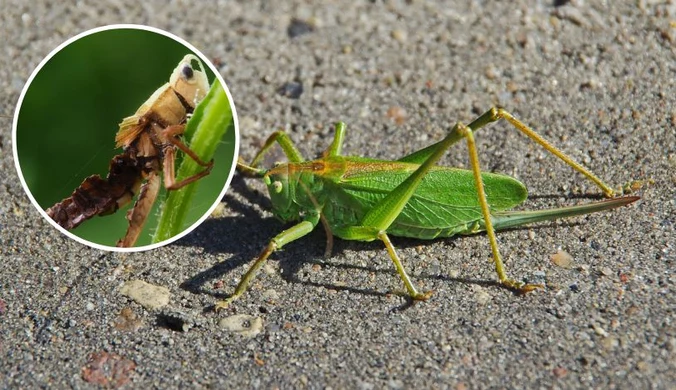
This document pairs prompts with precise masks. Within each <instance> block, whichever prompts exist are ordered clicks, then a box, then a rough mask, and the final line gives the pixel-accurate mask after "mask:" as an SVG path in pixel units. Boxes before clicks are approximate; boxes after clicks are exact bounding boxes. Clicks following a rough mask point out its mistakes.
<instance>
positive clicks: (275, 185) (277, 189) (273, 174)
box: [263, 164, 300, 222]
mask: <svg viewBox="0 0 676 390" xmlns="http://www.w3.org/2000/svg"><path fill="white" fill-rule="evenodd" d="M263 182H264V183H265V185H266V186H267V187H268V192H269V193H270V201H271V202H272V212H273V213H274V214H275V216H276V217H277V218H279V219H281V220H282V221H284V222H287V221H294V220H298V219H299V217H300V209H299V207H298V205H297V204H296V203H295V202H294V197H295V187H293V186H290V185H289V166H288V165H287V164H280V165H277V166H275V167H274V168H272V169H270V170H268V171H267V172H265V175H263Z"/></svg>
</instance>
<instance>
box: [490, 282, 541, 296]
mask: <svg viewBox="0 0 676 390" xmlns="http://www.w3.org/2000/svg"><path fill="white" fill-rule="evenodd" d="M500 283H502V285H503V286H505V287H507V288H509V289H510V290H514V291H516V292H517V293H519V294H526V293H529V292H531V291H534V290H537V289H539V288H545V285H544V284H540V283H523V282H517V281H516V280H512V279H506V280H503V281H501V282H500Z"/></svg>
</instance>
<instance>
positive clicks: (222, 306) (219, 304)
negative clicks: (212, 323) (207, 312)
mask: <svg viewBox="0 0 676 390" xmlns="http://www.w3.org/2000/svg"><path fill="white" fill-rule="evenodd" d="M234 300H235V297H234V296H232V297H230V298H228V299H224V300H222V301H218V302H216V303H215V304H214V311H215V312H219V311H221V310H224V309H227V308H228V306H230V304H231V303H232V301H234Z"/></svg>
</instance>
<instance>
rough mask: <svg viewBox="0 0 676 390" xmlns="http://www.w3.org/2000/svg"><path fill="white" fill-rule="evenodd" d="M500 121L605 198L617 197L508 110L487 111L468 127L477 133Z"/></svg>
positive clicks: (605, 185)
mask: <svg viewBox="0 0 676 390" xmlns="http://www.w3.org/2000/svg"><path fill="white" fill-rule="evenodd" d="M500 119H504V120H505V121H507V122H509V123H510V124H511V125H512V127H514V128H515V129H517V130H519V131H520V132H521V133H523V134H524V135H526V136H527V137H528V138H530V139H531V140H533V141H534V142H535V143H537V144H538V145H540V146H541V147H542V148H543V149H545V150H546V151H547V152H549V153H551V154H553V155H554V156H556V157H558V158H559V159H560V160H561V161H563V162H564V163H566V164H567V165H568V166H570V167H571V168H573V169H574V170H576V171H578V172H579V173H581V174H582V175H584V176H585V177H586V178H587V179H589V180H590V181H592V182H593V183H594V184H595V185H597V186H598V187H599V188H600V189H601V191H603V193H604V194H605V196H607V197H609V198H610V197H613V196H614V195H615V191H614V190H613V189H612V188H611V187H610V186H609V185H607V184H606V183H605V182H604V181H603V180H601V179H600V178H599V177H598V176H596V175H595V174H594V173H593V172H591V171H590V170H589V169H587V168H585V167H584V166H583V165H582V164H580V163H578V162H577V161H575V160H573V159H572V158H571V157H570V156H568V155H567V154H566V153H564V152H563V151H562V150H560V149H559V148H557V147H556V146H554V145H553V144H552V143H550V142H549V141H547V140H545V139H544V138H543V137H542V136H541V135H540V134H538V133H537V132H536V131H535V130H533V129H531V128H530V127H529V126H527V125H526V124H525V123H523V122H521V121H520V120H518V119H517V118H515V117H514V116H513V115H512V114H510V113H509V112H507V111H506V110H504V109H502V108H499V107H492V108H491V109H490V110H488V111H486V112H485V113H484V114H482V115H481V116H479V117H478V118H477V119H475V120H474V121H473V122H472V123H470V124H469V125H467V127H469V128H470V129H472V131H473V132H476V131H477V130H479V129H481V128H482V127H485V126H486V125H488V124H489V123H493V122H497V121H499V120H500Z"/></svg>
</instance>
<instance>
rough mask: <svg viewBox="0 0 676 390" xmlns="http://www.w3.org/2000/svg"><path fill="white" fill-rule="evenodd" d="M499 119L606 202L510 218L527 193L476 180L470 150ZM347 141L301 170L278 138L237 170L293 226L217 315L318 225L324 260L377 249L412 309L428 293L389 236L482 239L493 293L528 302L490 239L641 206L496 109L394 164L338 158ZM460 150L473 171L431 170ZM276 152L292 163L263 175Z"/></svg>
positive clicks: (513, 184)
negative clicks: (357, 248) (343, 248)
mask: <svg viewBox="0 0 676 390" xmlns="http://www.w3.org/2000/svg"><path fill="white" fill-rule="evenodd" d="M500 119H504V120H505V121H507V122H508V123H509V124H511V126H512V127H513V128H515V129H517V130H519V131H520V132H521V133H523V134H525V135H526V136H527V137H528V138H530V139H531V140H533V141H535V142H536V143H537V144H539V145H540V146H541V147H542V148H544V149H545V150H547V151H548V152H549V153H551V154H553V155H555V156H556V157H558V158H559V159H561V160H562V161H563V162H565V163H566V164H567V165H569V166H570V167H572V168H573V169H574V170H576V171H578V172H579V173H581V174H582V175H584V176H585V177H586V178H587V179H589V180H591V181H592V182H593V183H594V184H595V185H596V186H598V187H599V188H600V189H601V191H603V193H604V195H605V196H606V197H608V198H611V199H606V200H603V201H597V202H592V203H588V204H583V205H578V206H568V207H561V208H554V209H547V210H534V211H508V210H510V209H512V208H514V207H515V206H517V205H519V204H520V203H522V202H524V201H525V200H526V198H527V191H526V187H525V186H524V185H523V184H522V183H520V182H519V181H517V180H516V179H514V178H512V177H510V176H506V175H502V174H496V173H486V172H482V171H481V168H480V166H479V157H478V152H477V147H476V144H475V141H474V133H475V132H476V131H478V130H479V129H481V128H483V127H485V126H486V125H488V124H490V123H492V122H496V121H498V120H500ZM344 136H345V124H343V123H337V124H336V126H335V136H334V139H333V142H332V143H331V145H329V147H328V148H327V149H326V150H325V151H324V152H323V154H322V155H321V157H320V158H318V159H316V160H312V161H306V160H305V159H303V157H302V156H301V154H300V152H299V151H298V149H297V148H296V147H295V146H294V145H293V143H292V141H291V139H290V138H289V136H288V135H287V134H286V133H284V132H283V131H277V132H275V133H273V134H272V135H271V136H270V137H269V138H268V139H267V141H266V142H265V144H264V145H263V147H262V148H261V150H260V151H259V152H258V154H256V156H255V157H254V159H253V160H252V162H251V163H250V164H248V165H247V164H244V163H242V162H239V163H238V169H239V171H240V172H241V173H242V174H245V175H247V176H251V177H257V178H261V179H263V181H264V182H265V184H266V185H267V187H268V191H269V193H270V199H271V202H272V212H273V213H274V215H275V216H276V217H278V218H279V219H281V220H282V221H286V222H291V221H298V222H297V224H296V225H294V226H292V227H290V228H289V229H287V230H284V231H282V232H281V233H279V234H278V235H276V236H275V237H274V238H272V240H270V242H269V243H268V245H267V246H266V247H265V248H264V249H263V251H262V252H261V253H260V255H259V256H258V258H257V259H256V260H255V261H254V263H253V265H252V266H251V267H250V268H249V270H248V271H247V272H246V273H245V274H244V276H243V277H242V279H241V281H240V282H239V284H238V286H237V288H236V289H235V292H234V293H233V294H232V295H231V296H230V297H229V298H227V299H226V300H224V301H220V302H217V303H216V305H215V307H216V309H223V308H225V307H227V306H228V305H229V304H230V303H232V302H233V301H234V300H236V299H237V298H239V297H240V296H241V295H242V294H243V293H244V292H245V290H246V289H247V286H248V285H249V284H250V282H251V280H252V279H253V278H254V276H255V274H256V273H257V271H258V270H259V269H260V268H261V267H262V265H263V264H264V263H265V261H266V260H267V259H268V257H269V256H270V255H271V254H272V253H274V252H275V251H277V250H279V249H281V248H282V247H284V246H285V245H287V244H289V243H290V242H293V241H295V240H297V239H299V238H301V237H303V236H305V235H306V234H308V233H310V232H311V231H312V230H313V229H314V228H315V227H316V226H317V225H318V224H319V223H321V224H322V226H323V227H324V229H325V230H326V234H327V254H328V253H330V251H331V245H332V236H337V237H339V238H342V239H345V240H358V241H374V240H381V241H382V242H383V244H384V245H385V248H386V249H387V252H388V254H389V256H390V258H391V260H392V262H393V263H394V265H395V268H396V270H397V273H398V274H399V276H400V277H401V279H402V280H403V282H404V285H405V287H406V290H407V293H408V296H409V297H410V298H411V299H413V300H426V299H428V298H429V297H430V296H431V292H419V291H418V290H417V289H416V287H415V286H414V284H413V282H412V281H411V279H410V278H409V276H408V275H407V273H406V270H405V268H404V266H403V264H402V262H401V260H400V259H399V256H398V255H397V252H396V250H395V248H394V246H393V245H392V243H391V242H390V238H389V236H390V235H392V236H399V237H409V238H415V239H434V238H442V237H451V236H453V235H456V234H474V233H477V232H482V231H485V232H486V233H487V235H488V239H489V242H490V247H491V251H492V255H493V263H494V265H495V271H496V273H497V276H498V279H499V281H500V283H501V284H502V285H503V286H505V287H507V288H510V289H513V290H516V291H519V292H529V291H532V290H534V289H537V288H541V287H544V286H543V285H541V284H527V283H523V282H520V281H516V280H514V279H511V278H509V277H508V276H507V273H506V271H505V266H504V264H503V261H502V256H501V255H500V250H499V248H498V242H497V239H496V235H495V231H496V230H500V229H506V228H513V227H517V226H522V225H525V224H529V223H534V222H539V221H546V220H552V219H556V218H562V217H571V216H576V215H582V214H587V213H592V212H597V211H603V210H609V209H613V208H616V207H620V206H625V205H628V204H630V203H632V202H635V201H637V200H638V199H639V197H637V196H623V197H615V195H616V194H617V193H618V191H615V190H613V189H612V188H611V187H610V186H608V185H607V184H605V183H604V182H603V181H602V180H601V179H599V178H598V177H597V176H596V175H594V174H593V173H592V172H591V171H589V170H588V169H587V168H585V167H583V166H582V165H581V164H579V163H577V162H575V161H574V160H573V159H572V158H570V157H569V156H568V155H566V154H565V153H563V152H562V151H561V150H559V149H558V148H556V147H555V146H553V145H552V144H551V143H549V142H548V141H546V140H545V139H544V138H542V136H540V135H539V134H537V133H536V132H535V131H534V130H532V129H531V128H530V127H528V126H527V125H525V124H524V123H523V122H521V121H520V120H518V119H516V118H515V117H514V116H512V115H511V114H510V113H509V112H507V111H505V110H504V109H502V108H497V107H493V108H491V109H490V110H488V111H487V112H486V113H484V114H483V115H481V116H479V117H478V118H477V119H475V120H474V121H473V122H471V123H470V124H468V125H464V124H462V123H457V124H456V125H455V126H454V127H453V128H452V129H451V131H450V132H449V133H448V135H447V136H446V137H445V138H444V139H443V140H441V141H440V142H437V143H435V144H433V145H431V146H428V147H426V148H424V149H421V150H418V151H416V152H414V153H412V154H409V155H408V156H405V157H403V158H400V159H399V160H396V161H383V160H375V159H370V158H363V157H347V156H343V155H341V148H342V144H343V138H344ZM461 140H465V142H466V143H467V148H468V150H469V161H470V165H471V169H470V170H465V169H459V168H448V167H442V166H437V165H436V164H437V162H438V161H439V159H440V158H441V156H442V155H443V154H444V153H446V151H447V150H448V149H449V148H450V146H451V145H453V144H455V143H457V142H458V141H461ZM274 144H278V145H279V146H280V147H281V149H282V150H283V152H284V154H285V155H286V156H287V158H288V160H289V161H288V162H287V163H282V164H279V165H276V166H274V167H273V168H270V169H261V168H258V165H259V163H260V162H261V161H262V159H263V156H264V155H265V154H266V152H268V150H270V148H271V147H272V146H273V145H274Z"/></svg>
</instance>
